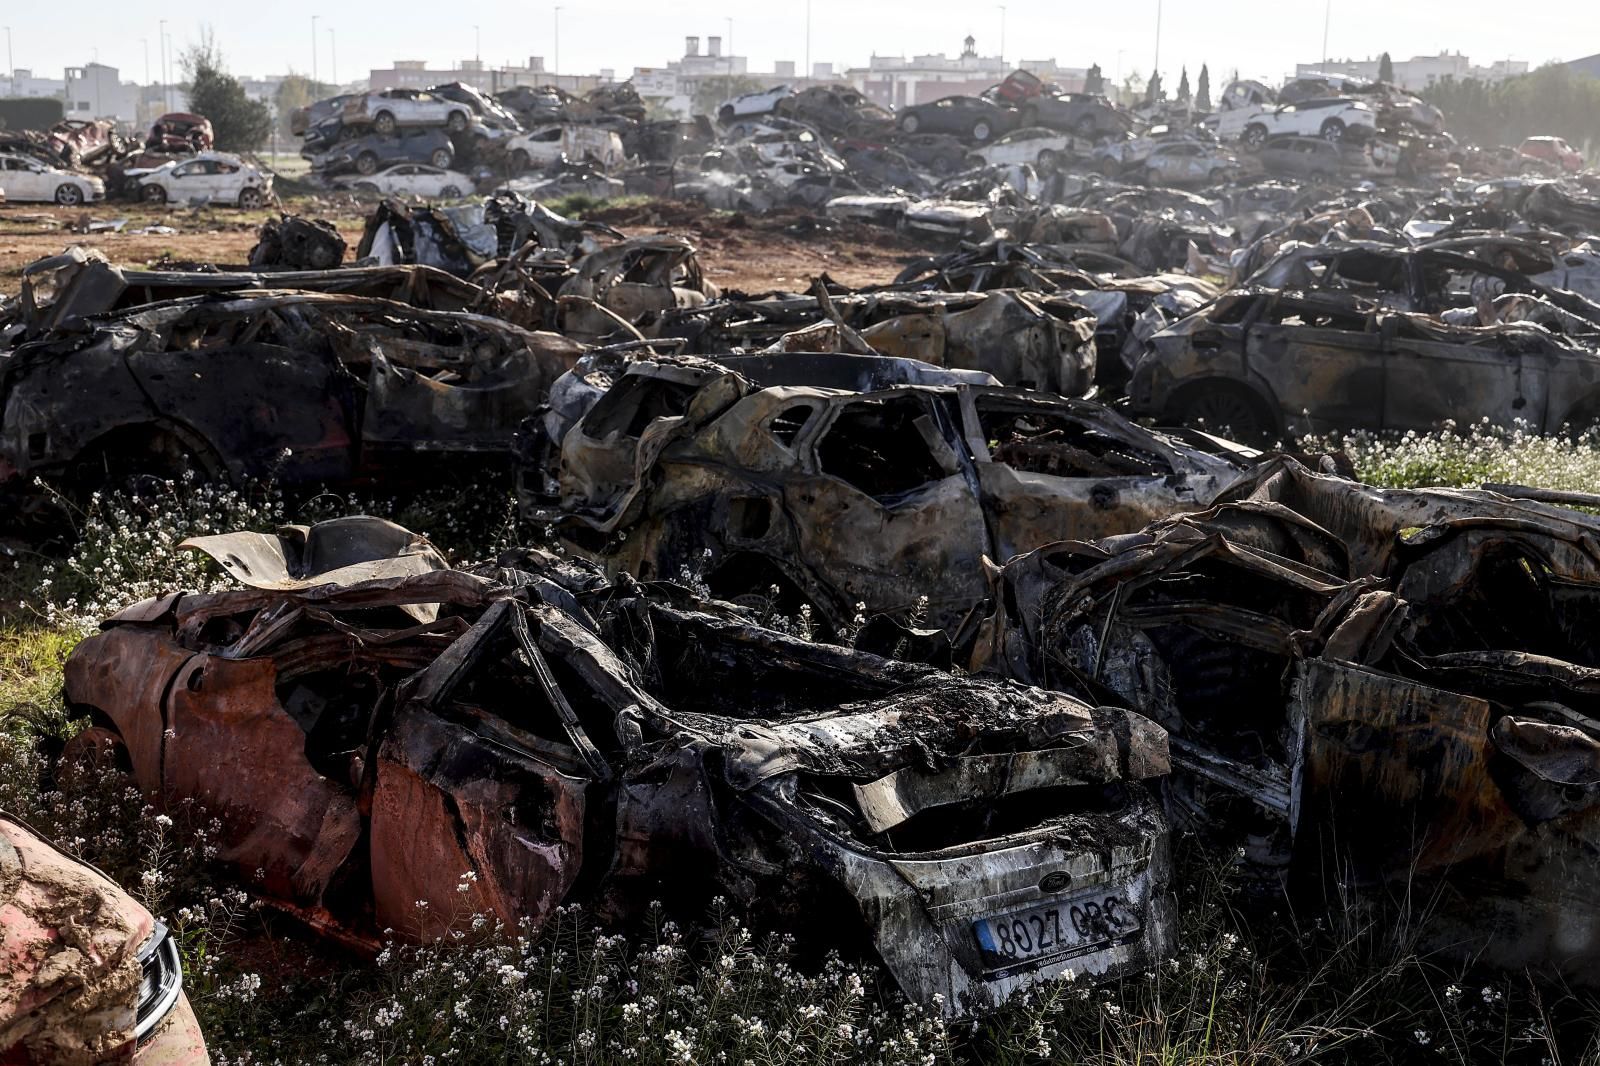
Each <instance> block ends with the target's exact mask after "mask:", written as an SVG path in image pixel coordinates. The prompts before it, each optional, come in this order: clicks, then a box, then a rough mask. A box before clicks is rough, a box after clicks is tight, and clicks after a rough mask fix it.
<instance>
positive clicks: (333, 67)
mask: <svg viewBox="0 0 1600 1066" xmlns="http://www.w3.org/2000/svg"><path fill="white" fill-rule="evenodd" d="M328 67H329V68H330V69H329V71H328V80H329V81H331V82H333V87H334V88H335V89H337V88H338V87H339V40H338V38H337V37H335V36H334V35H333V27H332V26H329V27H328Z"/></svg>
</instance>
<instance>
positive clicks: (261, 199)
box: [239, 189, 267, 211]
mask: <svg viewBox="0 0 1600 1066" xmlns="http://www.w3.org/2000/svg"><path fill="white" fill-rule="evenodd" d="M266 200H267V198H266V197H265V196H263V195H261V190H260V189H241V190H240V191H239V206H240V207H242V208H244V209H245V210H246V211H253V210H255V209H256V208H258V207H260V206H261V205H262V204H264V203H266Z"/></svg>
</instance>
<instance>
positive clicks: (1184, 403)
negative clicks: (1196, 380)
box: [1175, 381, 1277, 444]
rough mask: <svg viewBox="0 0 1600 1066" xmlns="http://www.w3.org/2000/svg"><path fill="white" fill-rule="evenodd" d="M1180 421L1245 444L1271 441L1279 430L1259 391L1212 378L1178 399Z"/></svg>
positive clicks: (1186, 391) (1189, 389)
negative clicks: (1255, 391) (1258, 394)
mask: <svg viewBox="0 0 1600 1066" xmlns="http://www.w3.org/2000/svg"><path fill="white" fill-rule="evenodd" d="M1175 406H1176V408H1177V411H1176V413H1177V416H1178V421H1180V422H1182V423H1183V424H1185V425H1189V426H1198V427H1200V428H1202V429H1204V430H1206V431H1207V432H1208V433H1217V434H1221V435H1225V436H1230V437H1232V438H1233V439H1234V440H1238V441H1240V442H1241V443H1246V444H1255V443H1259V442H1262V441H1267V440H1268V439H1269V438H1271V437H1272V436H1273V435H1274V434H1275V433H1276V432H1277V426H1276V425H1275V424H1274V422H1273V419H1272V416H1271V414H1270V413H1269V412H1268V411H1267V410H1266V408H1265V406H1264V405H1263V404H1262V402H1261V401H1260V400H1259V399H1257V397H1256V395H1255V393H1253V392H1251V391H1250V390H1249V389H1247V388H1246V387H1245V386H1243V385H1239V384H1236V383H1234V382H1231V381H1208V382H1203V383H1201V384H1199V385H1194V386H1191V387H1190V388H1188V389H1186V390H1185V391H1184V392H1183V393H1182V394H1181V395H1180V397H1179V398H1178V400H1177V402H1176V405H1175Z"/></svg>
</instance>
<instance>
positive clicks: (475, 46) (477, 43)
mask: <svg viewBox="0 0 1600 1066" xmlns="http://www.w3.org/2000/svg"><path fill="white" fill-rule="evenodd" d="M472 58H473V60H474V61H475V62H478V63H482V62H483V31H482V30H481V29H479V28H478V24H477V23H476V22H474V23H473V24H472Z"/></svg>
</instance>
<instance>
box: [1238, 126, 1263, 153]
mask: <svg viewBox="0 0 1600 1066" xmlns="http://www.w3.org/2000/svg"><path fill="white" fill-rule="evenodd" d="M1243 140H1244V143H1245V144H1247V145H1249V146H1250V147H1251V148H1260V147H1261V146H1262V145H1263V144H1266V143H1267V127H1265V126H1263V125H1262V124H1261V123H1259V122H1252V123H1250V125H1248V126H1246V127H1245V128H1244V137H1243Z"/></svg>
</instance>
